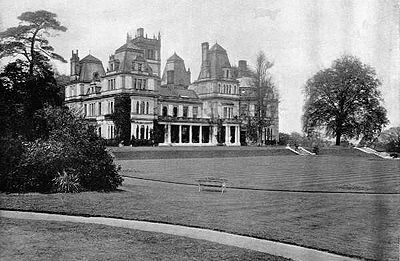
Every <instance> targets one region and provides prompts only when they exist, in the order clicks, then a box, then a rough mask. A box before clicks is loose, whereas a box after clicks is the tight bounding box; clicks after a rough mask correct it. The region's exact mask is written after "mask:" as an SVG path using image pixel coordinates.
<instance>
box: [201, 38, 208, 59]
mask: <svg viewBox="0 0 400 261" xmlns="http://www.w3.org/2000/svg"><path fill="white" fill-rule="evenodd" d="M208 48H209V45H208V42H204V43H202V44H201V61H202V62H205V61H207V57H208Z"/></svg>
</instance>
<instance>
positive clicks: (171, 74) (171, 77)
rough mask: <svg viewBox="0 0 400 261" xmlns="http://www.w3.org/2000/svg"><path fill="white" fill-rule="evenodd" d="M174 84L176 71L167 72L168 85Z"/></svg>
mask: <svg viewBox="0 0 400 261" xmlns="http://www.w3.org/2000/svg"><path fill="white" fill-rule="evenodd" d="M173 83H174V71H167V84H173Z"/></svg>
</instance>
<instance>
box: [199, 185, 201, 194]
mask: <svg viewBox="0 0 400 261" xmlns="http://www.w3.org/2000/svg"><path fill="white" fill-rule="evenodd" d="M200 191H201V186H200V184H199V192H200Z"/></svg>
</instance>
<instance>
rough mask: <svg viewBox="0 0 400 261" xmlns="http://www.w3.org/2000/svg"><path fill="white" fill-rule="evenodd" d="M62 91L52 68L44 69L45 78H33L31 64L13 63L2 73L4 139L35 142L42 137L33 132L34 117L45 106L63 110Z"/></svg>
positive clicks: (0, 112) (0, 118)
mask: <svg viewBox="0 0 400 261" xmlns="http://www.w3.org/2000/svg"><path fill="white" fill-rule="evenodd" d="M43 65H44V64H43ZM60 89H61V88H60V86H59V85H57V82H56V81H55V79H54V77H53V72H52V70H51V68H50V67H49V66H42V68H41V74H39V75H34V76H33V77H31V76H30V75H29V64H28V62H26V61H22V60H19V59H17V60H16V61H14V62H11V63H9V64H8V65H7V66H6V67H5V68H4V69H3V71H2V72H1V73H0V121H1V122H2V124H0V125H1V126H0V131H1V135H3V136H16V135H22V136H24V137H26V138H27V139H28V140H33V139H35V138H36V137H37V136H38V135H39V134H37V133H34V130H33V128H32V124H33V115H34V113H35V111H37V110H39V109H42V108H43V107H44V106H45V105H52V106H60V105H61V104H62V102H63V98H62V97H61V96H60V93H61V90H60Z"/></svg>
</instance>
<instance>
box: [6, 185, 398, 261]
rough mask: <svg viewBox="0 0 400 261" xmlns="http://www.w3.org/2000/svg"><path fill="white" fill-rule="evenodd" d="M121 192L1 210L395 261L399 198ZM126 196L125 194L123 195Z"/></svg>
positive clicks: (48, 198) (185, 189) (12, 202)
mask: <svg viewBox="0 0 400 261" xmlns="http://www.w3.org/2000/svg"><path fill="white" fill-rule="evenodd" d="M124 189H125V190H127V191H124V192H115V193H95V192H87V193H80V194H47V195H44V194H25V195H15V194H9V195H5V194H2V195H1V200H2V207H3V208H13V209H26V210H33V211H50V212H61V213H69V214H78V215H81V214H86V215H100V216H112V217H121V218H128V219H141V220H151V221H160V222H166V223H173V224H182V225H189V226H197V227H203V228H211V229H216V230H222V231H229V232H233V233H237V234H243V235H250V236H254V237H259V238H266V239H272V240H277V241H283V242H289V243H293V244H298V245H303V246H308V247H312V248H316V249H322V250H328V251H331V252H335V253H341V254H345V255H349V256H359V257H363V258H368V259H373V260H396V258H397V251H398V245H397V244H398V237H399V235H400V233H399V226H400V222H399V220H400V217H399V213H400V209H399V206H400V197H399V196H398V195H348V194H302V193H271V192H263V191H244V190H228V191H227V193H224V194H223V195H220V193H214V192H201V193H199V192H198V191H197V188H196V187H195V186H184V185H173V184H163V183H158V182H147V181H139V180H137V181H134V182H131V184H126V185H125V186H124ZM128 190H129V191H128Z"/></svg>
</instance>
